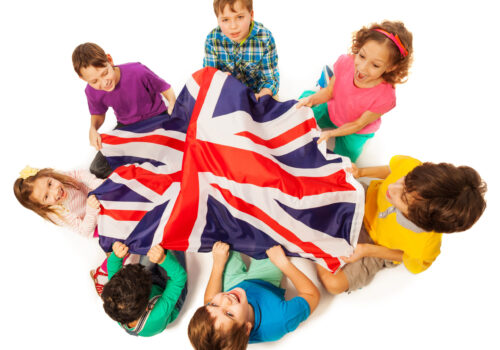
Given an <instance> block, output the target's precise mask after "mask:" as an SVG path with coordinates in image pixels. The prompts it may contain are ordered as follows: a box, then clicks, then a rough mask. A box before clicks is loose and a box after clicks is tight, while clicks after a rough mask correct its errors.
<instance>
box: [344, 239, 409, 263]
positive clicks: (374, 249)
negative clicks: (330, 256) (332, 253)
mask: <svg viewBox="0 0 500 350" xmlns="http://www.w3.org/2000/svg"><path fill="white" fill-rule="evenodd" d="M403 254H404V252H403V251H402V250H399V249H390V248H387V247H383V246H381V245H376V244H368V243H360V244H358V245H357V246H356V249H355V250H354V253H353V254H352V255H351V256H350V257H348V258H347V257H345V256H343V257H341V259H342V260H344V261H345V262H346V263H353V262H355V261H358V260H359V259H361V258H363V257H365V256H366V257H373V258H380V259H386V260H392V261H399V262H402V261H403Z"/></svg>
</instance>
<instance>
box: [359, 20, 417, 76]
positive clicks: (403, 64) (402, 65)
mask: <svg viewBox="0 0 500 350" xmlns="http://www.w3.org/2000/svg"><path fill="white" fill-rule="evenodd" d="M375 29H383V30H385V31H386V32H389V33H391V34H393V35H394V36H396V35H397V36H398V37H399V39H400V40H401V43H402V44H403V46H404V47H405V49H406V50H408V55H407V56H406V57H402V56H401V52H400V51H399V49H398V47H397V46H396V44H394V42H393V41H392V40H391V39H389V38H388V37H387V36H385V35H384V34H382V33H380V32H377V31H375ZM370 40H374V41H376V42H378V43H381V44H385V45H387V47H388V48H389V50H390V59H391V66H396V69H394V70H393V71H391V72H386V73H384V74H382V78H383V79H384V80H385V81H386V82H388V83H389V84H391V85H393V86H394V85H395V84H401V83H404V82H406V80H407V77H408V71H409V70H410V66H411V64H412V62H413V35H412V33H411V32H409V31H408V29H406V27H405V25H404V24H403V22H397V21H396V22H393V21H384V22H382V23H380V24H378V23H374V24H372V25H371V26H370V27H368V28H367V27H363V28H361V29H360V30H358V31H357V32H356V33H354V34H353V36H352V46H351V53H353V54H358V53H359V50H361V48H362V47H363V45H364V44H365V43H366V42H367V41H370Z"/></svg>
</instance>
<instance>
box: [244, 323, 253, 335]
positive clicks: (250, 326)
mask: <svg viewBox="0 0 500 350" xmlns="http://www.w3.org/2000/svg"><path fill="white" fill-rule="evenodd" d="M245 326H246V328H247V335H250V332H251V331H252V323H251V322H250V321H247V323H246V324H245Z"/></svg>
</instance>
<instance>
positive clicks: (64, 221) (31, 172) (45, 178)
mask: <svg viewBox="0 0 500 350" xmlns="http://www.w3.org/2000/svg"><path fill="white" fill-rule="evenodd" d="M103 181H104V180H101V179H98V178H96V177H95V176H94V175H92V174H91V173H90V172H88V171H87V170H74V171H69V172H57V171H55V170H53V169H50V168H44V169H41V170H39V169H35V168H31V167H29V166H26V167H25V168H24V169H23V170H22V171H21V172H20V177H19V178H18V179H17V180H16V181H15V182H14V194H15V196H16V198H17V200H18V201H19V203H21V204H22V205H23V206H24V207H25V208H28V209H30V210H32V211H34V212H35V213H37V214H38V215H40V216H41V217H42V218H44V219H46V220H49V221H50V222H52V223H54V224H56V225H60V226H64V227H67V228H69V229H71V230H72V231H74V232H76V233H78V234H80V235H82V236H84V237H88V238H91V237H97V230H96V227H97V216H98V214H99V211H100V203H99V201H98V200H97V198H96V197H95V196H90V197H89V196H88V194H89V192H90V191H93V190H95V189H96V188H97V187H98V186H100V185H101V183H102V182H103ZM90 274H91V276H92V279H93V280H94V284H95V287H96V291H97V293H98V294H99V293H100V292H101V291H102V287H103V285H104V283H106V282H107V273H106V269H105V265H103V266H100V267H98V268H97V269H96V270H95V271H91V272H90Z"/></svg>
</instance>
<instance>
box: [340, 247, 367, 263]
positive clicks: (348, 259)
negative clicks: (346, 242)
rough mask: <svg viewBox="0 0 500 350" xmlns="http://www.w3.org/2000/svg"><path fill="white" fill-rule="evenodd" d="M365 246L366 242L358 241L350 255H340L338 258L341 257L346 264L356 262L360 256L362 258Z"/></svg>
mask: <svg viewBox="0 0 500 350" xmlns="http://www.w3.org/2000/svg"><path fill="white" fill-rule="evenodd" d="M365 248H366V244H363V243H359V244H358V245H357V246H356V248H354V252H353V253H352V255H351V256H350V257H347V256H341V257H340V259H342V260H343V261H344V262H345V263H346V264H351V263H353V262H356V261H358V260H360V259H362V258H364V257H365V256H366V255H365Z"/></svg>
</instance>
